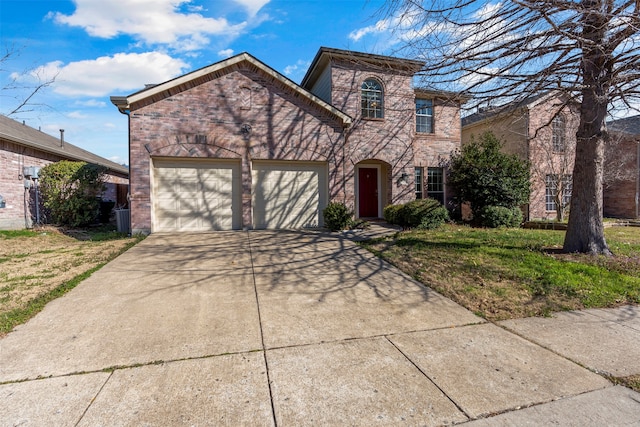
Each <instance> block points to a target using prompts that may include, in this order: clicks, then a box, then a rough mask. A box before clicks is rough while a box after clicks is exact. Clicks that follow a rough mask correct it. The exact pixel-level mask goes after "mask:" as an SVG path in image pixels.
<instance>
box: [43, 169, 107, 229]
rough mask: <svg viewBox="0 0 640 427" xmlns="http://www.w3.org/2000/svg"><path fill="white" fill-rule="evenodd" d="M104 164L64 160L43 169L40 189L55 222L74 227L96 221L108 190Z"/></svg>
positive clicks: (44, 202) (45, 205) (45, 204)
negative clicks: (102, 196)
mask: <svg viewBox="0 0 640 427" xmlns="http://www.w3.org/2000/svg"><path fill="white" fill-rule="evenodd" d="M106 171H107V168H106V167H104V166H99V165H94V164H89V163H84V162H71V161H68V160H62V161H59V162H56V163H51V164H49V165H47V166H45V167H43V168H42V170H41V171H40V192H41V193H42V198H43V204H44V207H45V208H47V209H48V210H49V212H50V213H51V216H52V220H53V222H55V223H57V224H60V225H68V226H71V227H78V226H84V225H89V224H92V223H94V222H95V221H96V220H97V218H98V214H99V207H100V199H99V198H98V196H99V195H100V194H101V193H102V192H103V191H104V176H105V173H106Z"/></svg>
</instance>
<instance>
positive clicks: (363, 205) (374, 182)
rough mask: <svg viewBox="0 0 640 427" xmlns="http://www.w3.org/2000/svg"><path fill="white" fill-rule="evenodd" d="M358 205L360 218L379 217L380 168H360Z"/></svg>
mask: <svg viewBox="0 0 640 427" xmlns="http://www.w3.org/2000/svg"><path fill="white" fill-rule="evenodd" d="M358 206H359V208H360V209H359V215H360V218H377V217H378V169H377V168H359V169H358Z"/></svg>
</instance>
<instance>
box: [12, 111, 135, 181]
mask: <svg viewBox="0 0 640 427" xmlns="http://www.w3.org/2000/svg"><path fill="white" fill-rule="evenodd" d="M0 139H5V140H7V141H11V142H13V143H15V144H19V145H22V146H24V147H30V148H34V149H36V150H41V151H44V152H47V153H51V154H55V155H57V156H60V157H62V158H64V159H68V160H75V161H83V162H87V163H95V164H98V165H102V166H106V167H107V168H109V169H110V170H112V171H114V172H118V173H121V174H125V175H127V176H129V169H128V168H127V167H125V166H122V165H119V164H117V163H116V162H112V161H111V160H108V159H105V158H104V157H100V156H98V155H96V154H93V153H91V152H89V151H87V150H83V149H82V148H80V147H76V146H75V145H73V144H70V143H68V142H66V141H65V142H64V144H63V145H62V146H61V144H60V139H59V138H55V137H53V136H51V135H48V134H46V133H44V132H42V131H39V130H37V129H34V128H32V127H30V126H27V125H25V124H23V123H21V122H18V121H15V120H13V119H10V118H9V117H7V116H4V115H0Z"/></svg>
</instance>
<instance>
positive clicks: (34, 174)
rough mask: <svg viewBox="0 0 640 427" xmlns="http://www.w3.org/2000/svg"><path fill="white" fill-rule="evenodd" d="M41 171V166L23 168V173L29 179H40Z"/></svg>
mask: <svg viewBox="0 0 640 427" xmlns="http://www.w3.org/2000/svg"><path fill="white" fill-rule="evenodd" d="M39 173H40V167H39V166H25V167H23V168H22V175H24V177H25V178H28V179H38V178H39V176H38V175H39Z"/></svg>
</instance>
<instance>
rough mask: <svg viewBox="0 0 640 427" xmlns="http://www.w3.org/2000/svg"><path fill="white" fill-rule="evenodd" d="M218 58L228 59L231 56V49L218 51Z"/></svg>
mask: <svg viewBox="0 0 640 427" xmlns="http://www.w3.org/2000/svg"><path fill="white" fill-rule="evenodd" d="M218 56H219V57H220V58H229V57H232V56H233V49H224V50H220V51H218Z"/></svg>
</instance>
